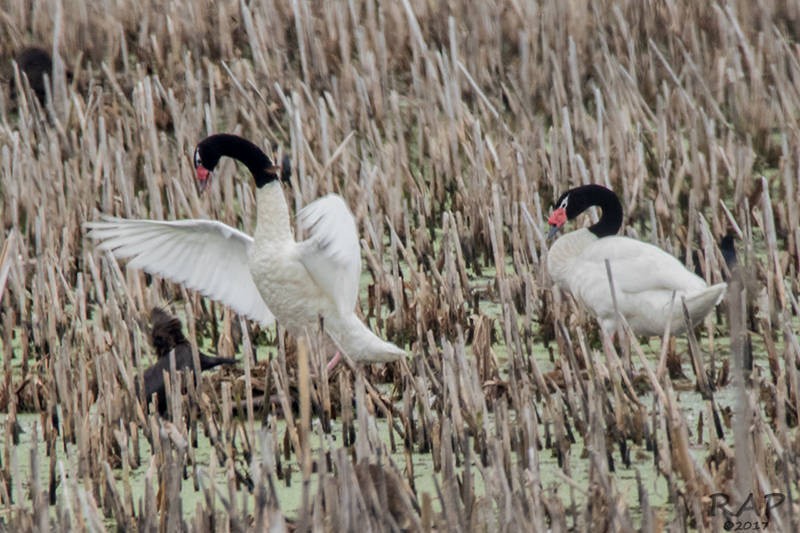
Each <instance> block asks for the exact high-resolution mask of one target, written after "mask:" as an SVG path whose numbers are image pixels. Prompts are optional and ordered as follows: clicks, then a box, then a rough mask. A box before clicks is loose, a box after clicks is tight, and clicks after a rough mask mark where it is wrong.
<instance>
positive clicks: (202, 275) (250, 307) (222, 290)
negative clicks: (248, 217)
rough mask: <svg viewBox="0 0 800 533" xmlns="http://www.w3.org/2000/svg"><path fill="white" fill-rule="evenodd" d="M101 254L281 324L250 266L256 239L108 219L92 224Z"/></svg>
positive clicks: (203, 228)
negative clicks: (263, 295)
mask: <svg viewBox="0 0 800 533" xmlns="http://www.w3.org/2000/svg"><path fill="white" fill-rule="evenodd" d="M84 228H85V229H87V230H89V233H88V235H89V237H91V238H93V239H94V240H96V241H99V244H98V248H99V249H101V250H107V251H109V252H111V253H112V254H113V255H114V257H116V258H118V259H129V261H128V268H136V269H141V270H144V271H145V272H149V273H150V274H157V275H159V276H162V277H164V278H166V279H169V280H171V281H174V282H176V283H180V284H182V285H184V286H186V287H187V288H190V289H194V290H196V291H198V292H200V293H201V294H203V295H204V296H207V297H209V298H211V299H213V300H217V301H219V302H221V303H223V304H225V305H227V306H229V307H230V308H231V309H233V310H234V311H236V312H237V313H240V314H242V315H245V316H247V317H248V318H250V319H252V320H255V321H257V322H260V323H261V324H262V325H265V326H267V325H269V324H272V323H273V322H274V320H275V318H274V316H273V315H272V313H271V312H270V310H269V308H268V307H267V304H266V303H264V299H263V298H262V297H261V293H259V291H258V288H257V287H256V284H255V282H254V281H253V277H252V275H251V274H250V268H249V266H248V252H249V250H250V247H251V246H252V244H253V238H252V237H250V236H249V235H247V234H245V233H242V232H241V231H239V230H237V229H235V228H232V227H230V226H227V225H225V224H223V223H221V222H216V221H213V220H199V219H189V220H175V221H166V220H131V219H124V218H116V217H110V216H103V217H102V219H101V220H100V221H95V222H87V223H86V224H84Z"/></svg>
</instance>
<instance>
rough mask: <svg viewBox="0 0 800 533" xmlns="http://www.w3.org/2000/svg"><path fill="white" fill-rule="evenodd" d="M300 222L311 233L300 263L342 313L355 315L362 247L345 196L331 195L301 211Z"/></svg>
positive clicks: (301, 246) (303, 243) (301, 247)
mask: <svg viewBox="0 0 800 533" xmlns="http://www.w3.org/2000/svg"><path fill="white" fill-rule="evenodd" d="M297 218H298V222H299V224H300V227H302V228H303V229H305V230H308V231H310V234H309V237H308V239H307V240H305V241H303V242H302V243H301V245H300V261H301V262H302V263H303V265H304V266H305V267H306V270H308V272H309V274H310V275H311V277H312V278H313V279H314V282H315V283H316V284H317V285H318V286H319V287H320V288H321V289H322V290H323V291H324V292H325V293H326V294H327V295H328V296H329V297H330V298H331V300H333V302H334V303H335V304H336V306H337V308H338V309H339V312H340V313H342V314H347V313H352V312H353V310H354V309H355V306H356V300H357V298H358V283H359V279H360V277H361V247H360V245H359V243H358V231H357V229H356V221H355V219H354V218H353V214H352V213H351V212H350V209H348V207H347V204H345V202H344V200H343V199H342V197H341V196H339V195H337V194H329V195H327V196H323V197H322V198H319V199H318V200H315V201H314V202H312V203H310V204H308V205H307V206H306V207H304V208H303V209H301V210H300V212H299V213H298V214H297Z"/></svg>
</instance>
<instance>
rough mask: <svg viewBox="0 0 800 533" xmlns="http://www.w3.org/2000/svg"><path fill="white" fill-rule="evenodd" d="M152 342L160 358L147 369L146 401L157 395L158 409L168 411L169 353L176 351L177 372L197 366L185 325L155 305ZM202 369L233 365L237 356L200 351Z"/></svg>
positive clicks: (145, 377)
mask: <svg viewBox="0 0 800 533" xmlns="http://www.w3.org/2000/svg"><path fill="white" fill-rule="evenodd" d="M150 322H151V330H150V342H151V343H152V345H153V348H154V349H155V351H156V355H158V361H156V363H155V364H154V365H153V366H151V367H149V368H147V370H145V371H144V392H145V399H146V401H147V402H149V401H150V398H151V397H152V395H153V394H156V395H158V402H157V405H158V412H159V413H160V414H164V413H165V412H166V410H167V396H166V390H165V386H164V372H167V373H169V354H170V352H171V351H173V350H174V352H175V371H176V372H181V371H182V370H184V369H194V360H193V357H192V346H191V344H189V341H188V340H187V339H186V337H185V336H184V335H183V324H181V321H180V319H178V318H177V317H174V316H172V315H170V314H169V313H167V312H166V311H164V310H163V309H161V308H158V307H155V308H153V310H152V311H151V313H150ZM198 355H199V358H200V370H201V371H202V370H209V369H211V368H214V367H216V366H219V365H232V364H235V363H236V359H231V358H227V357H212V356H210V355H206V354H204V353H203V352H198Z"/></svg>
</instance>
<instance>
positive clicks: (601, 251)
mask: <svg viewBox="0 0 800 533" xmlns="http://www.w3.org/2000/svg"><path fill="white" fill-rule="evenodd" d="M605 259H608V260H609V262H610V263H611V275H612V276H613V277H614V285H615V287H617V290H620V291H623V292H629V293H641V292H645V291H652V290H666V291H673V290H674V291H678V292H681V291H687V292H692V291H697V290H702V289H704V288H705V287H706V283H705V281H703V279H702V278H701V277H699V276H697V275H696V274H694V273H693V272H690V271H689V270H687V269H686V267H685V266H683V264H682V263H681V262H680V261H678V259H677V258H675V256H672V255H670V254H668V253H667V252H665V251H664V250H662V249H661V248H659V247H657V246H653V245H652V244H649V243H646V242H642V241H637V240H635V239H629V238H627V237H604V238H602V239H598V240H596V241H594V242H593V243H592V244H590V245H589V246H587V247H586V248H584V250H583V252H582V253H581V255H580V258H579V259H578V261H577V263H579V264H581V265H582V270H583V271H584V272H583V275H585V274H588V271H592V272H594V273H595V274H599V277H600V278H601V279H602V280H603V281H604V282H605V284H606V285H607V284H608V281H607V280H606V267H605Z"/></svg>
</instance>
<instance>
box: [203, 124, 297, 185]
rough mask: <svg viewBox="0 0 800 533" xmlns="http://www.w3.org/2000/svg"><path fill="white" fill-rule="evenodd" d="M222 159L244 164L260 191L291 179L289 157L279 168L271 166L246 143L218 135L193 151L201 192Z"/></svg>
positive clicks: (264, 155)
mask: <svg viewBox="0 0 800 533" xmlns="http://www.w3.org/2000/svg"><path fill="white" fill-rule="evenodd" d="M223 156H228V157H232V158H233V159H236V160H237V161H239V162H241V163H242V164H244V165H245V166H246V167H247V168H248V170H250V173H251V174H252V175H253V179H254V180H255V182H256V187H263V186H264V185H266V184H267V183H270V182H272V181H275V180H279V179H283V180H285V181H288V180H289V178H290V177H291V164H290V162H289V158H288V156H287V157H284V160H283V164H282V166H280V167H278V166H275V165H273V164H272V161H271V160H270V158H269V157H267V154H265V153H264V151H263V150H261V148H259V147H258V146H256V145H255V144H253V143H251V142H250V141H248V140H247V139H245V138H243V137H239V136H238V135H231V134H227V133H219V134H216V135H211V136H210V137H206V138H205V139H203V140H202V141H200V142H199V143H198V144H197V147H196V148H195V150H194V169H195V175H196V179H197V184H198V186H199V188H200V192H203V191H205V190H206V189H207V188H208V185H209V184H210V183H211V177H212V175H213V172H214V169H215V168H216V166H217V164H218V163H219V160H220V159H222V157H223Z"/></svg>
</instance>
